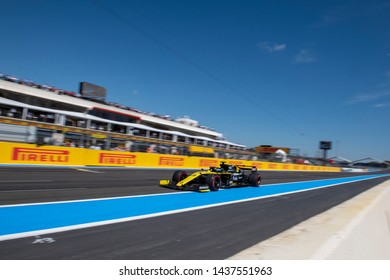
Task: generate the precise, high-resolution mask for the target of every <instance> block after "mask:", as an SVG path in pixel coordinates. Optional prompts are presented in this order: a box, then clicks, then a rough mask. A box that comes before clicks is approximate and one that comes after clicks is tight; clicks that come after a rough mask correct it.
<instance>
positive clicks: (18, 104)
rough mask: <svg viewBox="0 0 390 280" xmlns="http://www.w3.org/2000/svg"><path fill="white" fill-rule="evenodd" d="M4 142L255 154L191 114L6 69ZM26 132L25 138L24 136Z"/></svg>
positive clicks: (0, 121) (0, 119) (0, 105)
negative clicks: (152, 108)
mask: <svg viewBox="0 0 390 280" xmlns="http://www.w3.org/2000/svg"><path fill="white" fill-rule="evenodd" d="M0 127H1V129H0V141H18V142H30V143H38V144H40V145H43V144H50V145H67V146H72V147H86V148H97V149H106V150H122V151H134V152H154V153H166V154H179V155H201V156H209V157H222V158H239V159H255V157H256V154H255V153H254V152H251V151H249V150H248V148H247V147H246V146H244V145H240V144H236V143H232V142H229V141H227V140H226V139H224V138H223V134H222V133H219V132H217V131H215V130H213V129H210V128H207V127H205V126H200V125H199V124H198V122H197V121H195V120H191V119H189V118H188V117H184V118H180V119H177V120H173V119H171V118H170V117H169V116H161V115H155V114H150V113H147V112H144V111H141V110H138V109H135V108H132V107H128V106H125V105H120V104H116V103H112V102H105V101H102V100H93V99H91V98H84V97H83V96H81V95H80V94H78V93H75V92H71V91H66V90H62V89H58V88H55V87H52V86H47V85H41V84H36V83H33V82H31V81H25V80H22V79H18V78H16V77H12V76H8V75H2V74H0ZM23 133H25V134H26V135H25V137H24V136H23V137H21V135H23Z"/></svg>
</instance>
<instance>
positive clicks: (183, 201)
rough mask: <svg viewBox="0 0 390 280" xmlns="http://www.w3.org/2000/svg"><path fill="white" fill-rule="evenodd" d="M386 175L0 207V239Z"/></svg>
mask: <svg viewBox="0 0 390 280" xmlns="http://www.w3.org/2000/svg"><path fill="white" fill-rule="evenodd" d="M382 176H388V175H367V176H356V177H349V178H336V179H326V180H315V181H304V182H294V183H283V184H273V185H263V186H260V187H258V188H256V187H245V188H232V189H227V190H224V191H219V192H208V193H195V192H182V193H180V194H177V193H175V194H164V195H161V194H160V195H147V196H132V197H120V198H112V199H94V200H81V201H66V202H53V203H36V204H25V205H5V206H0V237H1V236H4V235H11V234H20V233H26V232H32V231H40V230H49V229H53V228H61V227H69V226H75V225H82V224H89V223H96V222H102V221H110V220H116V219H124V218H129V217H137V216H143V215H151V214H156V213H163V212H169V211H179V210H185V209H190V208H194V207H207V206H211V205H216V204H217V205H218V204H223V203H233V202H235V201H236V202H237V201H242V200H250V199H259V198H262V197H268V196H272V195H281V194H284V193H290V192H298V191H305V190H310V189H315V188H321V187H326V186H332V185H338V184H343V183H350V182H356V181H361V180H369V179H373V178H378V177H382Z"/></svg>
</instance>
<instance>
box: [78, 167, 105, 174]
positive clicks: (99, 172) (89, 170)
mask: <svg viewBox="0 0 390 280" xmlns="http://www.w3.org/2000/svg"><path fill="white" fill-rule="evenodd" d="M75 170H77V171H82V172H90V173H97V174H101V173H106V172H101V171H95V170H91V169H84V168H75Z"/></svg>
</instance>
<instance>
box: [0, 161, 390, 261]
mask: <svg viewBox="0 0 390 280" xmlns="http://www.w3.org/2000/svg"><path fill="white" fill-rule="evenodd" d="M172 173H173V171H172V170H153V169H149V170H139V169H126V168H40V167H34V168H25V167H0V207H3V209H1V208H0V210H4V208H7V207H8V205H14V206H16V205H20V204H30V203H47V202H61V201H73V200H86V199H88V200H89V199H98V198H108V197H133V196H140V195H141V196H143V195H152V194H173V193H175V192H177V191H174V190H170V189H166V188H160V187H158V180H159V179H165V178H166V179H168V178H170V176H171V174H172ZM381 173H385V174H389V173H388V172H387V171H383V172H381ZM372 174H378V173H370V175H372ZM361 175H365V174H360V173H359V174H356V173H318V172H271V171H267V172H265V171H263V172H262V177H263V182H262V185H263V186H264V187H265V186H267V185H274V184H285V183H288V182H307V181H313V180H316V181H318V180H322V179H331V178H341V177H357V176H361ZM388 178H389V177H388V176H384V177H379V176H378V177H372V178H370V179H365V180H358V181H354V182H347V183H339V184H337V186H335V187H326V188H318V189H313V190H309V191H303V192H297V193H287V194H282V195H274V196H271V197H265V198H262V199H256V200H249V201H242V202H239V203H234V204H223V205H219V206H215V207H210V208H200V209H194V210H192V211H185V212H180V211H178V212H176V213H170V214H167V215H160V216H153V217H148V218H143V219H135V220H130V221H124V222H118V223H113V224H106V225H100V226H93V227H87V228H81V229H74V230H68V231H63V232H54V233H48V234H44V235H40V236H28V237H23V238H17V239H10V240H4V241H0V259H8V260H14V259H15V260H16V259H44V260H47V259H56V260H61V259H92V260H103V259H123V260H124V259H136V260H153V259H156V260H158V259H168V260H174V259H184V260H191V259H201V260H202V259H203V260H206V259H226V258H228V257H230V256H232V255H234V254H236V253H238V252H240V251H242V250H244V249H246V248H248V247H250V246H252V245H254V244H257V243H258V242H260V241H263V240H265V239H267V238H270V237H272V236H274V235H276V234H278V233H280V232H282V231H284V230H286V229H288V228H290V227H292V226H294V225H296V224H298V223H300V222H302V221H304V220H306V219H308V218H310V217H312V216H314V215H317V214H319V213H321V212H323V211H325V210H327V209H329V208H331V207H333V206H335V205H338V204H340V203H341V202H343V201H346V200H348V199H350V198H352V197H354V196H356V195H357V194H359V193H361V192H363V191H365V190H367V189H369V188H372V187H374V186H376V185H378V184H379V183H381V182H383V181H385V180H387V179H388ZM303 184H304V183H303ZM287 185H288V184H287ZM298 185H299V184H298ZM260 188H261V187H260ZM260 188H259V189H260ZM256 189H257V188H256ZM229 191H230V190H226V191H221V192H217V193H216V194H213V195H216V196H220V194H228V192H229ZM234 191H236V193H237V194H241V193H244V192H248V191H251V189H250V187H247V188H242V189H236V190H234ZM199 195H206V196H207V195H208V193H206V194H199ZM147 197H149V196H147ZM161 197H175V198H176V197H177V199H180V197H186V196H182V195H181V194H179V195H176V196H172V195H163V196H161ZM185 202H186V201H184V202H183V203H185ZM70 205H71V204H70ZM16 207H17V206H16ZM11 208H12V207H11ZM0 213H1V212H0ZM2 220H3V219H2V217H1V216H0V230H1V227H4V226H5V225H4V224H3V223H2ZM21 220H23V218H21ZM2 224H3V225H2Z"/></svg>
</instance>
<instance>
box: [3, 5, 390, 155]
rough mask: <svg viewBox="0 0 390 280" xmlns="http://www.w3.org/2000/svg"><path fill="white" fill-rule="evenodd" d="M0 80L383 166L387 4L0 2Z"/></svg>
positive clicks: (389, 33)
mask: <svg viewBox="0 0 390 280" xmlns="http://www.w3.org/2000/svg"><path fill="white" fill-rule="evenodd" d="M0 3H1V10H0V26H2V40H1V43H0V72H1V73H4V74H11V75H14V76H17V77H20V78H25V79H30V80H33V81H35V82H37V83H46V84H49V85H53V86H56V87H59V88H63V89H67V90H73V91H77V90H78V83H79V82H81V81H88V82H91V83H95V84H98V85H101V86H104V87H105V88H106V89H107V92H108V98H107V99H108V101H113V102H118V103H121V104H125V105H128V106H132V107H136V108H139V109H141V110H144V111H149V112H154V113H158V114H167V115H171V116H172V117H174V118H176V117H181V116H184V115H187V116H189V117H191V118H193V119H196V120H198V121H199V122H200V124H202V125H206V126H209V127H213V128H215V129H216V130H218V131H220V132H222V133H224V135H225V136H226V137H227V138H228V140H230V141H233V142H236V143H240V144H244V145H247V146H249V147H253V146H257V145H262V144H269V145H273V146H282V147H290V148H295V149H299V150H300V153H301V154H307V155H309V156H314V155H316V153H317V152H318V146H319V145H318V143H319V141H321V140H328V141H332V142H333V149H332V150H331V151H330V153H329V156H336V155H338V156H342V157H346V158H349V159H353V160H355V159H360V158H364V157H375V158H378V159H384V160H385V159H390V129H389V127H390V126H389V120H390V28H389V27H390V16H389V14H390V1H385V0H383V1H376V0H375V1H362V0H356V1H271V0H269V1H265V0H264V1H261V0H246V1H243V0H197V1H195V0H188V1H185V0H165V1H162V0H159V1H157V0H132V1H125V0H110V1H103V0H89V1H86V0H79V1H76V0H67V1H65V0H52V1H49V0H47V1H43V0H35V1H27V0H26V1H20V0H14V1H9V0H8V1H3V0H0Z"/></svg>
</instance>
